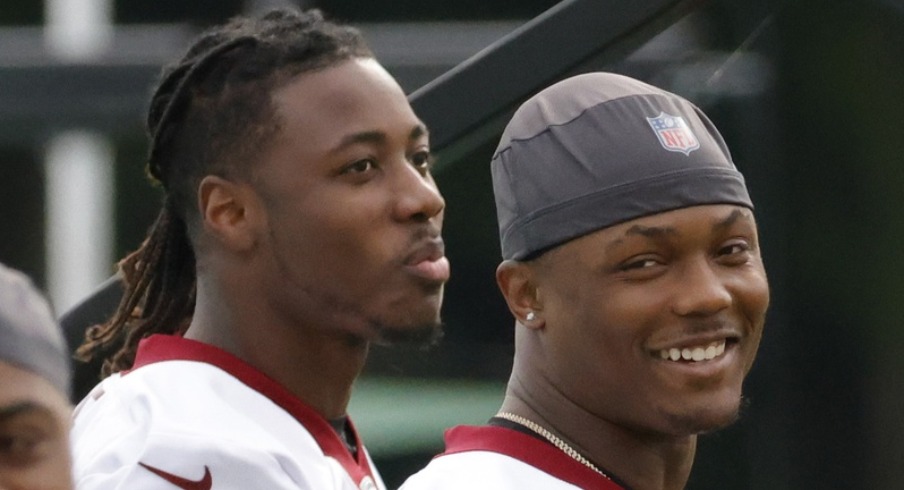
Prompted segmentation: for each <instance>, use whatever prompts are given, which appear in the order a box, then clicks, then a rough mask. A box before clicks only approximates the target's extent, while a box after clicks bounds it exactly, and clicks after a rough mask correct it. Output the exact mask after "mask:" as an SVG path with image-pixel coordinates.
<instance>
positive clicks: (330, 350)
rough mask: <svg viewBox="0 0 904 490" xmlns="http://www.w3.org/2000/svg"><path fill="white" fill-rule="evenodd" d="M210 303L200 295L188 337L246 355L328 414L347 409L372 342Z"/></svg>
mask: <svg viewBox="0 0 904 490" xmlns="http://www.w3.org/2000/svg"><path fill="white" fill-rule="evenodd" d="M211 306H212V305H211V304H210V302H209V301H205V299H204V297H203V296H202V295H201V294H199V295H198V301H197V304H196V307H195V314H194V316H193V318H192V323H191V325H190V326H189V328H188V330H187V331H186V333H185V337H186V338H190V339H193V340H197V341H199V342H204V343H206V344H210V345H213V346H216V347H218V348H220V349H223V350H225V351H227V352H229V353H231V354H233V355H235V356H236V357H238V358H240V359H242V360H243V361H245V362H247V363H248V364H250V365H252V366H254V367H255V368H257V369H258V370H260V371H261V372H262V373H264V374H265V375H267V376H268V377H270V378H272V379H273V380H275V381H277V382H278V383H280V384H281V385H283V386H284V387H285V388H286V389H287V390H289V392H291V393H292V394H293V395H295V396H296V397H297V398H299V399H300V400H302V401H304V402H305V403H306V404H307V405H309V406H311V407H313V408H314V409H315V410H317V412H319V413H320V414H321V415H323V416H324V417H325V418H327V419H336V418H339V417H342V416H344V415H345V414H346V408H347V406H348V402H349V400H350V398H351V389H352V385H353V384H354V381H355V379H356V378H357V377H358V375H359V374H360V372H361V370H362V369H363V367H364V362H365V360H366V358H367V352H368V343H367V342H365V341H363V340H360V339H352V338H349V336H347V335H344V334H336V333H333V332H329V330H328V329H322V330H313V329H310V328H305V327H304V326H298V325H285V324H283V323H280V322H276V321H272V320H271V319H267V318H261V317H256V318H254V319H253V320H252V319H249V318H243V315H241V314H240V313H238V312H236V311H235V310H232V311H228V312H227V311H225V310H226V309H224V308H213V307H211ZM224 312H225V313H226V314H223V313H224Z"/></svg>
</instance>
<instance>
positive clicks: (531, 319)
mask: <svg viewBox="0 0 904 490" xmlns="http://www.w3.org/2000/svg"><path fill="white" fill-rule="evenodd" d="M534 318H537V315H536V314H534V312H533V311H529V312H527V316H525V317H524V319H525V320H527V321H529V322H530V321H533V319H534Z"/></svg>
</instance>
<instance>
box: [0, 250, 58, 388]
mask: <svg viewBox="0 0 904 490" xmlns="http://www.w3.org/2000/svg"><path fill="white" fill-rule="evenodd" d="M0 361H3V362H7V363H9V364H12V365H14V366H16V367H20V368H22V369H25V370H27V371H31V372H33V373H35V374H37V375H39V376H41V377H43V378H45V379H46V380H48V381H50V382H51V383H52V384H53V385H54V386H56V387H57V388H58V389H59V390H60V391H61V392H62V393H63V394H64V395H66V396H67V397H68V396H69V390H70V382H71V373H70V365H69V356H68V354H67V349H66V343H65V341H64V340H63V334H62V331H61V330H60V326H59V324H57V322H56V320H55V319H54V316H53V314H52V313H51V309H50V305H49V304H48V303H47V300H46V299H45V298H44V296H43V294H41V292H39V291H38V290H37V289H36V288H35V287H34V285H33V284H32V282H31V280H30V279H29V278H28V277H27V276H25V275H24V274H22V273H21V272H19V271H16V270H13V269H10V268H9V267H6V266H4V265H2V264H0Z"/></svg>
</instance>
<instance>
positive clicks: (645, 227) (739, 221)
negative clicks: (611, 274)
mask: <svg viewBox="0 0 904 490" xmlns="http://www.w3.org/2000/svg"><path fill="white" fill-rule="evenodd" d="M737 227H744V228H745V229H747V230H749V231H750V232H751V233H753V234H754V236H755V234H756V221H755V220H754V216H753V211H751V210H750V209H749V208H746V207H743V206H735V205H731V204H712V205H701V206H691V207H687V208H682V209H676V210H672V211H666V212H663V213H657V214H653V215H649V216H643V217H640V218H635V219H632V220H629V221H625V222H623V223H619V224H617V225H613V226H610V227H607V228H603V229H600V230H597V231H595V232H592V233H589V234H587V235H584V236H582V237H579V238H576V239H574V240H571V241H570V242H566V243H564V244H562V245H560V246H559V247H556V248H555V249H552V250H551V251H550V253H549V254H547V255H549V256H551V257H555V256H560V255H572V254H573V253H574V252H577V251H579V250H582V249H592V250H594V251H595V252H606V251H607V250H612V249H614V248H615V247H618V246H619V245H621V244H624V243H633V242H635V241H649V240H656V241H663V240H687V239H707V238H709V237H712V236H714V235H718V234H720V233H724V232H727V231H729V230H731V229H734V228H737ZM541 258H542V257H541Z"/></svg>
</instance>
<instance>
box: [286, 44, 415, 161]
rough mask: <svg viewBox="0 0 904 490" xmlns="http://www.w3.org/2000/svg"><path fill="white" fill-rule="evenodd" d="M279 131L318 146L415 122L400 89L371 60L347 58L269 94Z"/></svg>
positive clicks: (406, 126) (305, 74) (383, 70)
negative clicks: (279, 122) (280, 127)
mask: <svg viewBox="0 0 904 490" xmlns="http://www.w3.org/2000/svg"><path fill="white" fill-rule="evenodd" d="M273 99H274V102H275V106H276V110H277V112H278V114H279V117H280V119H281V121H282V123H283V125H284V130H285V131H287V132H289V133H290V134H291V135H292V136H293V137H294V136H302V135H303V137H305V139H307V140H312V141H313V142H314V143H316V144H318V145H323V146H331V144H334V143H337V142H339V141H341V139H342V137H343V136H344V135H346V134H349V133H355V132H363V131H373V130H383V129H385V130H389V129H392V128H391V127H390V126H391V125H392V124H396V123H401V124H404V125H405V130H406V133H407V132H410V131H411V127H412V126H414V125H417V124H419V123H420V121H419V120H418V119H417V117H416V116H415V114H414V111H413V110H412V109H411V106H410V104H409V103H408V99H407V97H406V96H405V93H404V92H403V91H402V88H401V87H400V86H399V84H398V83H397V82H396V81H395V79H394V78H393V77H392V75H390V74H389V73H388V72H387V71H386V70H385V69H384V68H383V67H382V66H381V65H380V64H379V63H378V62H377V61H376V60H374V59H372V58H353V59H350V60H346V61H343V62H340V63H338V64H336V65H332V66H328V67H326V68H323V69H320V70H317V71H314V72H311V73H302V74H301V75H298V76H297V77H296V78H294V79H292V80H291V81H289V82H288V83H287V84H286V85H284V86H283V87H281V88H280V89H278V90H277V91H276V92H275V93H274V96H273Z"/></svg>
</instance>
